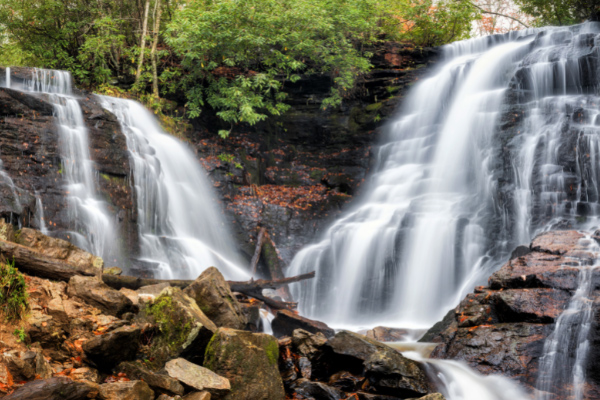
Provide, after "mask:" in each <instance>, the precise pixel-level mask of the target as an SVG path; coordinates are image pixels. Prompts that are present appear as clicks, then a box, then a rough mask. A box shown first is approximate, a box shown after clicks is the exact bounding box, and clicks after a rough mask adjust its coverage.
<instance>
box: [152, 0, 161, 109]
mask: <svg viewBox="0 0 600 400" xmlns="http://www.w3.org/2000/svg"><path fill="white" fill-rule="evenodd" d="M154 14H155V16H154V32H153V35H154V41H153V42H152V51H151V52H150V57H151V58H152V94H153V95H154V97H155V98H157V99H158V98H159V97H160V96H159V93H158V66H157V63H158V60H157V55H156V47H157V46H158V38H159V29H160V16H161V14H162V7H161V6H160V0H156V6H155V8H154Z"/></svg>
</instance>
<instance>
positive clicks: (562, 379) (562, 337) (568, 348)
mask: <svg viewBox="0 0 600 400" xmlns="http://www.w3.org/2000/svg"><path fill="white" fill-rule="evenodd" d="M581 242H582V244H583V245H584V246H583V247H586V251H587V252H589V254H590V258H589V259H583V260H579V267H578V268H579V269H580V272H579V282H578V288H577V290H576V291H575V293H574V295H573V297H572V298H571V300H570V301H569V305H568V306H567V308H566V309H565V310H564V311H563V312H562V313H561V315H560V316H559V318H558V319H557V321H556V324H555V326H554V331H553V332H552V334H551V335H550V336H548V338H547V339H546V342H545V343H544V353H543V354H544V355H543V357H542V358H541V359H540V365H539V375H538V381H537V385H536V386H537V389H538V392H537V395H536V400H550V399H553V398H554V396H553V393H556V392H557V391H559V392H561V391H562V394H563V397H562V398H569V399H573V400H582V399H583V398H584V397H583V395H584V393H583V388H584V384H585V362H586V361H587V355H588V349H589V340H588V334H589V332H590V328H591V325H592V323H593V316H594V310H593V305H594V301H593V299H592V298H591V295H592V291H593V290H594V281H593V279H592V275H593V271H594V270H595V269H597V268H599V267H600V263H599V257H600V246H598V244H597V243H596V241H595V240H593V239H591V238H590V237H589V236H588V237H586V238H585V239H582V240H581Z"/></svg>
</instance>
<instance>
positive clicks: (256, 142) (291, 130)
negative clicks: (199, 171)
mask: <svg viewBox="0 0 600 400" xmlns="http://www.w3.org/2000/svg"><path fill="white" fill-rule="evenodd" d="M373 53H374V54H375V55H374V57H373V59H372V60H371V62H372V64H373V65H374V69H373V70H372V71H371V72H370V73H369V74H367V75H366V76H364V77H363V78H362V80H361V82H360V83H359V85H358V88H357V90H356V91H355V92H353V93H352V94H349V95H348V96H347V98H346V99H344V103H343V105H342V106H341V108H339V109H337V108H336V109H333V110H323V109H322V108H321V101H322V100H323V99H324V98H325V97H328V96H329V94H330V90H331V80H330V78H329V77H327V76H303V77H302V79H300V81H298V82H297V83H294V84H289V85H288V86H287V87H286V89H285V90H286V92H288V93H289V97H288V99H287V100H286V101H287V102H288V103H289V104H290V105H291V109H290V110H289V112H286V113H285V115H283V116H282V117H281V118H279V119H277V118H273V119H270V120H269V121H268V122H267V123H261V124H257V126H255V127H248V126H242V125H240V126H236V127H235V128H234V130H233V132H232V134H231V136H230V137H229V138H228V139H227V140H221V139H219V138H218V137H217V136H216V135H215V132H217V131H218V130H219V129H229V128H230V127H229V126H228V127H224V126H221V125H220V124H221V122H219V121H218V119H216V118H215V117H214V115H211V113H210V112H209V111H207V112H203V114H202V115H201V117H200V119H199V120H197V121H194V128H195V132H194V133H193V136H192V135H190V141H191V142H192V143H193V144H194V145H195V147H196V148H197V151H198V156H199V158H200V159H201V162H202V163H203V165H204V166H205V167H206V168H207V170H208V172H209V176H210V178H211V179H212V181H213V182H214V186H215V187H216V188H217V190H218V193H219V197H220V199H221V200H223V202H224V208H225V207H226V213H227V216H228V220H229V221H230V222H231V226H232V230H233V232H234V234H235V235H236V238H237V239H238V242H239V243H241V248H242V250H243V252H244V253H245V254H246V255H247V257H248V259H250V258H251V257H252V254H253V252H254V246H255V244H256V242H255V240H256V237H257V236H258V231H259V229H260V227H261V226H264V227H266V228H267V231H268V232H269V235H270V237H271V238H272V239H273V241H274V243H275V245H276V247H277V248H278V249H279V252H280V256H281V258H282V259H283V261H284V263H286V264H289V262H290V260H291V259H292V258H293V256H294V255H295V254H296V253H297V251H298V250H299V249H300V248H302V247H303V246H304V245H305V244H307V243H310V242H311V241H312V240H313V239H314V238H315V237H316V236H318V235H319V234H320V233H321V231H322V229H324V227H325V226H326V225H327V224H328V222H330V221H332V220H333V219H334V218H335V217H337V216H338V215H339V213H340V211H341V209H342V208H344V207H345V205H346V204H347V203H348V202H349V201H350V200H351V199H352V198H353V196H355V195H356V194H357V193H358V192H359V191H360V187H361V184H362V182H363V180H364V179H365V177H366V176H367V173H368V170H369V168H370V167H371V164H372V161H373V156H374V154H375V151H374V149H373V148H372V146H373V144H374V143H375V141H376V140H378V139H379V138H380V136H381V135H380V133H381V127H382V126H383V125H384V123H385V121H386V120H387V119H388V118H390V117H391V116H392V115H394V113H395V112H396V110H397V107H398V105H399V103H400V102H401V101H402V99H403V97H404V95H405V94H406V93H407V91H408V89H409V88H410V86H411V85H412V83H414V82H415V81H416V80H417V79H418V78H419V77H420V76H422V75H424V73H425V72H426V71H427V68H422V67H425V66H426V65H428V64H430V63H433V62H434V60H436V59H437V52H436V51H435V50H432V49H423V50H422V51H421V50H415V49H413V48H410V47H409V46H406V45H401V44H398V43H386V44H383V45H382V46H380V47H378V48H376V49H373ZM221 154H231V155H233V156H234V159H233V160H232V161H223V160H224V158H223V159H221V160H220V159H219V158H218V156H219V155H221ZM236 163H237V166H236ZM259 271H260V272H262V273H263V274H264V275H267V276H268V266H266V265H263V264H262V261H261V265H260V268H259Z"/></svg>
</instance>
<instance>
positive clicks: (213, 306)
mask: <svg viewBox="0 0 600 400" xmlns="http://www.w3.org/2000/svg"><path fill="white" fill-rule="evenodd" d="M184 293H185V294H187V295H188V296H190V297H191V298H193V299H194V300H196V303H197V304H198V307H200V309H201V310H202V311H203V312H204V314H206V316H207V317H208V318H210V319H211V321H213V322H214V323H215V325H217V326H218V327H225V328H232V329H244V328H245V327H246V323H247V320H246V318H245V316H244V314H243V312H242V308H241V307H240V304H239V303H238V301H237V299H236V298H235V296H234V295H233V294H232V293H231V289H230V288H229V284H228V283H227V282H226V281H225V278H223V275H222V274H221V273H220V272H219V270H218V269H216V268H215V267H210V268H208V269H206V270H205V271H204V272H202V274H201V275H200V276H199V277H198V278H197V279H196V280H195V281H194V283H192V284H191V285H190V286H188V287H187V288H185V290H184Z"/></svg>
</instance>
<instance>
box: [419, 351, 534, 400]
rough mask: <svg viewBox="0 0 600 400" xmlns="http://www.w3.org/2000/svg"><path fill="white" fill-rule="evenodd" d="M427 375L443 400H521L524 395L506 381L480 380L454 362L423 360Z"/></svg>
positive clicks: (478, 376)
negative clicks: (431, 376) (434, 382)
mask: <svg viewBox="0 0 600 400" xmlns="http://www.w3.org/2000/svg"><path fill="white" fill-rule="evenodd" d="M426 365H427V367H428V372H429V374H430V375H433V377H434V379H436V380H437V381H438V382H439V383H438V390H439V391H440V392H441V393H442V394H443V395H444V398H445V399H446V400H525V399H527V398H529V396H527V395H526V393H525V392H524V391H523V390H522V389H521V388H520V387H518V386H517V385H516V384H515V383H513V382H512V381H511V380H510V379H507V378H504V377H502V376H498V375H490V376H483V375H481V374H479V373H477V372H475V371H473V370H472V369H470V368H469V367H468V366H467V365H466V364H464V363H461V362H458V361H445V360H427V361H426Z"/></svg>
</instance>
